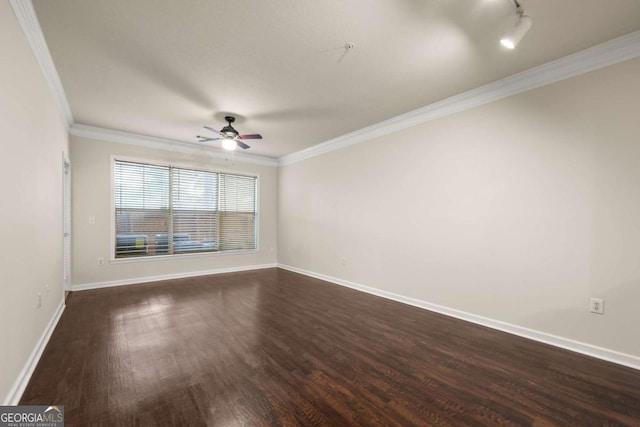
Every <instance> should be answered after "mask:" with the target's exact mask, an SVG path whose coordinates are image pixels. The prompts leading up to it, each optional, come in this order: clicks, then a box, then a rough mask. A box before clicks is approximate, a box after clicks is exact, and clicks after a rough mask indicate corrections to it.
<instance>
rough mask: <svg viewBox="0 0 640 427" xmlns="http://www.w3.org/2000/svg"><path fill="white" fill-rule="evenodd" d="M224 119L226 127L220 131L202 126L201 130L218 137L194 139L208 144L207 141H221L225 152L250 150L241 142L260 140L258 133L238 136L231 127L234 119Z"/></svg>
mask: <svg viewBox="0 0 640 427" xmlns="http://www.w3.org/2000/svg"><path fill="white" fill-rule="evenodd" d="M224 119H225V120H226V121H227V125H226V126H225V127H223V128H222V129H220V130H219V131H217V130H215V129H214V128H212V127H209V126H203V128H205V129H207V130H209V131H211V132H213V133H215V134H217V135H220V136H219V137H216V138H210V137H206V136H202V135H197V136H196V138H198V141H199V142H208V141H218V140H222V148H224V149H225V150H229V151H232V150H235V149H236V148H237V147H240V148H242V149H245V150H246V149H247V148H250V147H249V146H248V145H247V144H245V143H244V142H243V140H244V139H262V135H260V134H258V133H252V134H249V135H240V133H239V132H238V131H237V130H236V129H235V128H234V127H233V126H231V123H233V122H235V121H236V118H235V117H233V116H226V117H225V118H224Z"/></svg>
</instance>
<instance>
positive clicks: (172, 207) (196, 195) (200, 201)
mask: <svg viewBox="0 0 640 427" xmlns="http://www.w3.org/2000/svg"><path fill="white" fill-rule="evenodd" d="M256 182H257V178H256V177H253V176H243V175H232V174H227V173H217V172H207V171H199V170H191V169H181V168H176V167H171V166H159V165H151V164H144V163H133V162H125V161H120V160H116V161H115V166H114V195H115V236H116V238H115V248H114V249H115V257H116V258H130V257H149V256H155V255H177V254H190V253H202V252H219V251H229V250H243V249H256Z"/></svg>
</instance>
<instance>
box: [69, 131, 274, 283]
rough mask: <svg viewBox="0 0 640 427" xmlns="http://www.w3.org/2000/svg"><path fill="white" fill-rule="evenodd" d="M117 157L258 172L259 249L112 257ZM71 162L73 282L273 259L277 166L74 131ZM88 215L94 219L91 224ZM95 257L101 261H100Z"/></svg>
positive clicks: (241, 264)
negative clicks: (113, 176)
mask: <svg viewBox="0 0 640 427" xmlns="http://www.w3.org/2000/svg"><path fill="white" fill-rule="evenodd" d="M112 156H116V157H118V158H130V159H140V160H146V161H150V162H153V161H157V162H159V163H160V164H173V165H182V166H187V167H189V166H191V167H194V168H205V169H211V170H225V171H231V172H238V173H242V172H246V173H252V174H257V175H258V176H259V178H258V188H259V200H258V201H259V206H258V221H259V235H258V242H259V250H258V251H256V252H251V253H245V254H208V255H205V256H177V257H175V258H169V259H167V258H163V259H156V260H151V261H150V260H149V259H146V260H141V261H136V262H126V263H122V262H118V261H116V262H113V263H111V262H110V261H109V260H110V258H112V256H113V255H112V252H113V250H112V248H111V237H110V236H111V200H110V192H111V185H112V184H111V161H112V160H111V159H112ZM71 162H72V164H73V234H72V242H73V244H72V247H73V257H72V259H73V284H74V285H75V286H77V285H90V284H97V283H103V282H113V281H130V280H132V279H138V278H142V279H144V278H147V277H156V276H165V275H175V274H183V273H193V272H198V271H202V272H204V271H211V270H218V269H227V268H243V267H249V266H254V265H265V264H274V263H275V262H276V255H277V242H276V239H277V231H276V229H277V217H276V216H277V169H276V168H275V167H270V166H258V165H253V164H243V163H240V162H237V164H236V165H235V166H234V165H232V164H230V163H229V162H226V161H225V160H224V159H217V158H214V157H212V156H210V155H209V156H207V154H206V152H205V151H203V152H202V153H198V154H180V153H175V152H168V151H162V150H153V149H149V148H145V147H139V146H133V145H124V144H117V143H113V142H107V141H99V140H94V139H87V138H81V137H75V136H72V138H71ZM89 217H94V218H95V224H89V221H88V219H89ZM98 258H104V260H105V264H104V265H102V266H99V265H98V262H97V260H98Z"/></svg>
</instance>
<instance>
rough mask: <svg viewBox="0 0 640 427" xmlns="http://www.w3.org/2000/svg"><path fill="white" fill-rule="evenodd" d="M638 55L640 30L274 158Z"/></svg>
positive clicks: (340, 144)
mask: <svg viewBox="0 0 640 427" xmlns="http://www.w3.org/2000/svg"><path fill="white" fill-rule="evenodd" d="M639 56H640V31H636V32H633V33H630V34H627V35H625V36H622V37H619V38H616V39H613V40H610V41H608V42H605V43H602V44H600V45H597V46H594V47H591V48H589V49H585V50H583V51H580V52H577V53H574V54H572V55H569V56H565V57H564V58H560V59H557V60H555V61H551V62H548V63H546V64H543V65H540V66H538V67H534V68H531V69H529V70H526V71H523V72H521V73H517V74H514V75H512V76H509V77H506V78H504V79H501V80H498V81H496V82H493V83H489V84H487V85H485V86H480V87H478V88H476V89H472V90H470V91H467V92H463V93H461V94H459V95H455V96H452V97H450V98H447V99H444V100H442V101H439V102H436V103H433V104H430V105H427V106H425V107H422V108H418V109H417V110H413V111H410V112H408V113H405V114H402V115H399V116H396V117H393V118H391V119H388V120H385V121H382V122H380V123H377V124H375V125H372V126H368V127H365V128H362V129H360V130H357V131H354V132H350V133H347V134H345V135H342V136H339V137H337V138H334V139H330V140H328V141H326V142H323V143H320V144H318V145H314V146H313V147H309V148H306V149H304V150H300V151H297V152H295V153H291V154H288V155H285V156H282V157H280V158H279V159H278V165H279V166H286V165H290V164H292V163H296V162H299V161H302V160H306V159H310V158H312V157H315V156H319V155H322V154H326V153H329V152H331V151H335V150H339V149H342V148H346V147H349V146H351V145H355V144H359V143H362V142H366V141H370V140H372V139H374V138H377V137H381V136H384V135H388V134H391V133H394V132H398V131H401V130H403V129H407V128H410V127H413V126H416V125H419V124H421V123H426V122H428V121H431V120H435V119H438V118H441V117H445V116H449V115H451V114H455V113H459V112H461V111H465V110H468V109H471V108H474V107H478V106H480V105H483V104H487V103H490V102H493V101H497V100H500V99H503V98H507V97H509V96H512V95H516V94H519V93H522V92H525V91H528V90H531V89H536V88H539V87H542V86H546V85H549V84H552V83H555V82H558V81H561V80H565V79H568V78H571V77H575V76H578V75H581V74H585V73H588V72H590V71H594V70H597V69H600V68H604V67H607V66H610V65H614V64H617V63H619V62H623V61H627V60H630V59H633V58H637V57H639Z"/></svg>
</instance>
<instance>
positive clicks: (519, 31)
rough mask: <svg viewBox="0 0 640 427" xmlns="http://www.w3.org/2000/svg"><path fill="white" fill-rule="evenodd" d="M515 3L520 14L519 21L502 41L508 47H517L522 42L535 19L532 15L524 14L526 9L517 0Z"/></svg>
mask: <svg viewBox="0 0 640 427" xmlns="http://www.w3.org/2000/svg"><path fill="white" fill-rule="evenodd" d="M513 4H514V5H515V7H516V14H517V16H518V22H516V25H514V26H513V27H512V28H511V29H510V30H509V31H508V32H507V33H506V34H505V35H504V36H503V37H502V38H501V39H500V43H501V44H502V46H504V47H506V48H507V49H515V48H516V46H518V43H520V40H522V38H523V37H524V36H525V35H526V34H527V32H529V30H530V29H531V25H533V21H532V20H531V18H530V17H528V16H527V15H525V14H524V9H522V6H521V5H520V3H518V1H517V0H513Z"/></svg>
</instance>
